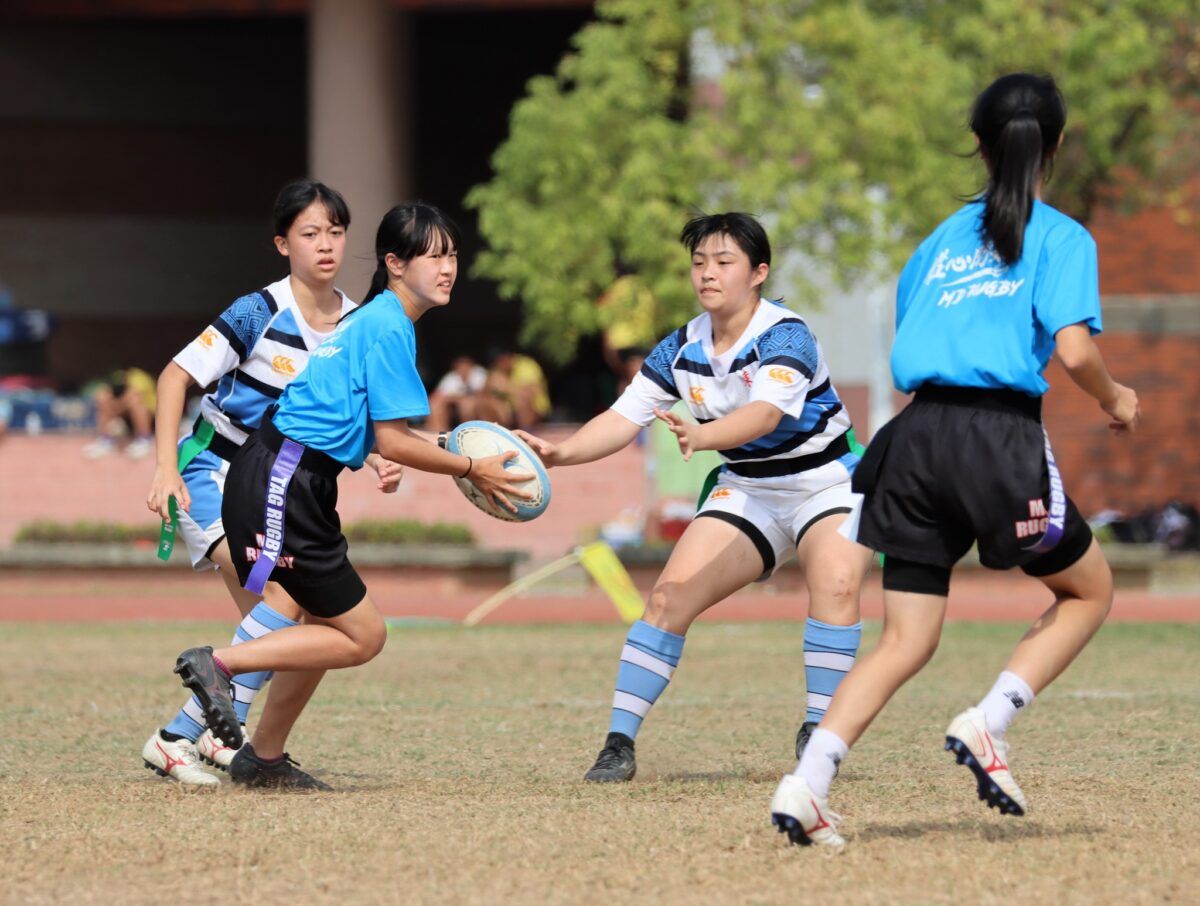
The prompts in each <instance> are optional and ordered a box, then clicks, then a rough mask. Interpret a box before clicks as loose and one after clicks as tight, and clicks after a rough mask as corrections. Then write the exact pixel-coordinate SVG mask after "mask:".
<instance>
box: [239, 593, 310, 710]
mask: <svg viewBox="0 0 1200 906" xmlns="http://www.w3.org/2000/svg"><path fill="white" fill-rule="evenodd" d="M295 625H296V621H295V620H289V619H288V618H287V617H284V616H280V615H279V614H278V613H276V612H275V611H274V610H272V609H271V608H270V607H269V606H268V605H267V604H266V602H265V601H260V602H259V603H258V604H255V605H254V609H253V610H252V611H250V612H249V613H248V614H246V618H245V619H244V620H242V622H241V624H240V625H239V626H238V628H237V632H235V633H234V635H233V644H234V645H240V644H241V643H242V642H248V641H250V639H259V638H262V637H263V636H264V635H266V634H267V633H269V632H274V631H275V630H276V629H285V628H287V627H288V626H295ZM271 676H272V674H271V671H269V670H260V671H258V672H257V673H239V674H238V675H237V676H235V677H234V678H233V709H234V710H235V711H237V716H238V720H239V721H241V722H242V723H245V722H246V718H247V717H248V716H249V714H250V706H251V705H252V704H253V703H254V696H256V695H258V692H259V690H260V689H262V687H263V686H265V685H266V683H267V680H269V679H270V678H271Z"/></svg>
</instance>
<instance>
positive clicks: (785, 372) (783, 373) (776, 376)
mask: <svg viewBox="0 0 1200 906" xmlns="http://www.w3.org/2000/svg"><path fill="white" fill-rule="evenodd" d="M767 377H769V378H770V379H771V380H773V381H775V382H776V383H779V384H793V383H795V381H796V372H794V371H792V369H790V368H779V367H776V368H768V369H767Z"/></svg>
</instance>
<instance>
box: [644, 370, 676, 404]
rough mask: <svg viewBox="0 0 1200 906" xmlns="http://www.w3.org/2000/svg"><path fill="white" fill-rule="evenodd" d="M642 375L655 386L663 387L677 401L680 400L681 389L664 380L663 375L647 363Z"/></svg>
mask: <svg viewBox="0 0 1200 906" xmlns="http://www.w3.org/2000/svg"><path fill="white" fill-rule="evenodd" d="M642 374H643V375H645V376H646V377H647V378H648V379H649V380H651V381H653V382H654V383H655V384H657V385H658V386H659V387H661V388H662V389H663V390H664V391H666V392H667V393H669V394H671V396H673V397H675V399H679V398H680V396H679V388H678V387H676V386H675V385H674V384H672V383H671V382H669V381H668V380H667V379H666V378H664V377H663V376H662V375H661V374H659V373H658V372H657V371H655V370H654V369H653V368H651V367H650V366H649V365H648V364H647V363H645V362H643V363H642Z"/></svg>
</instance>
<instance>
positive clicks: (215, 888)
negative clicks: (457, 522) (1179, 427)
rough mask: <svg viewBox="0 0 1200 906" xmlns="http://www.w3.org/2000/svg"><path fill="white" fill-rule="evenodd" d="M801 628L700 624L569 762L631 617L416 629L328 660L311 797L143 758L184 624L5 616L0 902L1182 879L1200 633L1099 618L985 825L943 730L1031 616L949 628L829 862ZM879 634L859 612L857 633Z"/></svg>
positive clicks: (1028, 719)
mask: <svg viewBox="0 0 1200 906" xmlns="http://www.w3.org/2000/svg"><path fill="white" fill-rule="evenodd" d="M801 631H802V627H801V625H800V624H783V623H779V624H709V625H698V626H697V627H696V628H695V629H694V630H693V632H692V635H691V636H690V637H689V641H688V650H687V653H686V656H685V658H684V660H683V663H682V665H681V667H680V669H679V671H678V672H677V673H676V675H675V680H674V682H673V683H672V686H671V688H670V690H669V691H668V692H667V694H666V696H665V698H664V699H663V701H662V702H660V704H659V706H658V707H657V708H656V710H655V711H654V713H652V714H651V716H650V718H649V719H648V721H647V724H646V726H645V728H644V730H643V733H642V735H641V739H640V740H639V752H638V754H639V775H638V777H637V779H636V780H635V781H634V782H633V783H631V784H628V785H625V786H621V787H617V788H614V787H593V786H585V785H584V784H582V783H581V782H580V777H581V775H582V774H583V772H584V770H586V769H587V767H588V766H589V765H590V763H591V760H592V758H593V757H594V755H595V753H596V750H597V748H598V747H599V745H600V743H601V742H602V741H603V736H604V731H605V728H606V726H607V719H608V718H607V712H608V700H609V698H610V695H611V682H612V678H613V675H614V672H615V658H616V656H617V653H618V650H619V648H620V644H621V638H622V635H623V630H622V629H621V628H620V627H619V626H616V625H613V626H608V627H586V626H585V627H505V628H488V629H477V630H473V631H472V630H462V629H458V628H444V629H443V628H438V627H426V628H408V629H402V630H399V631H398V632H396V633H394V634H393V636H392V638H391V640H390V641H389V644H388V647H387V648H386V649H385V651H384V652H383V654H382V655H381V656H380V657H379V658H378V659H377V660H376V661H375V662H374V663H372V664H370V665H368V666H366V667H363V668H359V669H356V670H350V671H344V672H341V673H339V674H334V675H330V676H329V677H328V678H327V679H326V681H325V684H324V686H323V687H322V689H321V690H320V691H319V692H318V693H317V698H316V699H315V700H314V702H313V704H312V706H311V707H310V710H309V712H308V713H307V714H306V716H305V717H304V718H303V719H302V721H301V724H300V725H299V727H298V728H297V731H296V733H295V735H294V737H293V740H292V746H291V749H292V753H293V755H294V756H295V757H296V758H297V759H298V760H299V761H301V762H303V764H304V767H305V768H306V769H312V770H313V773H315V774H317V775H318V776H320V777H322V778H324V779H325V780H327V781H328V782H330V783H331V784H333V785H334V786H335V787H336V788H337V792H336V793H332V794H325V795H295V794H293V795H286V794H263V793H251V792H247V791H243V790H234V789H231V788H229V787H228V786H227V785H223V786H222V787H221V789H220V790H219V791H218V792H216V793H208V794H204V793H200V794H187V793H184V792H183V791H182V790H181V789H180V788H179V787H177V786H176V785H174V784H170V783H167V782H165V781H162V780H160V779H159V778H157V777H155V776H154V775H152V774H151V773H150V772H149V771H147V770H145V769H144V768H143V767H142V764H141V758H140V755H139V752H140V748H141V745H142V743H143V742H144V741H145V738H146V737H147V736H148V735H149V733H150V731H151V730H152V729H153V728H154V726H155V725H156V724H161V723H162V722H164V721H165V720H166V719H167V718H168V717H169V716H170V714H171V713H172V711H173V709H174V708H175V707H176V706H178V704H180V703H181V702H182V700H183V699H182V689H180V688H179V687H178V686H177V685H176V682H175V678H174V677H173V676H171V674H170V667H171V665H172V662H173V659H174V656H175V654H176V653H177V652H178V651H179V650H180V649H181V648H183V647H185V646H186V645H189V644H193V643H197V642H201V641H209V642H212V641H220V640H221V638H222V637H223V636H224V635H226V634H227V633H228V629H227V628H226V627H223V626H216V625H208V624H205V625H196V624H123V625H79V626H76V625H62V624H59V625H27V624H7V625H5V626H4V627H3V628H2V629H0V846H2V847H3V854H2V856H0V899H2V900H3V901H4V902H10V903H28V902H45V901H61V900H71V901H75V902H94V901H103V902H106V903H111V902H118V901H119V902H151V901H153V902H169V901H178V900H183V901H188V902H195V901H199V902H204V903H229V902H255V903H283V902H290V903H304V902H322V901H323V902H332V901H341V902H343V903H347V904H349V903H385V902H430V903H432V902H481V903H482V902H489V903H495V902H542V903H557V902H601V901H606V902H630V901H631V902H667V903H673V902H683V901H687V902H736V903H775V902H778V903H785V902H786V903H792V902H799V901H801V900H803V899H808V898H819V899H814V900H813V901H814V902H835V901H836V902H852V903H860V902H861V903H877V902H879V903H882V902H950V901H954V902H957V903H963V902H970V903H991V902H1002V901H1003V902H1022V903H1024V902H1051V901H1054V902H1078V903H1095V902H1112V903H1116V902H1120V903H1129V902H1152V901H1153V902H1158V901H1179V902H1185V901H1192V902H1194V901H1195V899H1194V898H1195V897H1196V896H1197V889H1198V885H1200V847H1197V846H1196V842H1195V841H1196V839H1197V838H1198V836H1200V792H1198V789H1197V785H1198V779H1200V773H1198V771H1197V764H1200V729H1198V728H1200V667H1198V664H1200V627H1198V626H1195V625H1190V626H1178V625H1169V624H1156V625H1149V624H1143V625H1139V624H1123V625H1111V626H1108V627H1106V628H1105V629H1104V630H1103V631H1102V634H1101V635H1100V636H1099V637H1098V639H1097V640H1096V642H1094V643H1093V645H1092V646H1091V647H1090V648H1089V649H1088V651H1087V652H1086V653H1085V654H1084V656H1083V657H1082V658H1081V659H1080V661H1079V662H1078V663H1077V664H1076V665H1075V666H1074V667H1073V668H1072V669H1071V670H1070V671H1069V672H1068V673H1067V674H1066V675H1065V676H1064V677H1063V678H1062V679H1061V680H1060V681H1059V683H1058V684H1056V685H1055V686H1054V687H1052V688H1051V689H1049V690H1047V692H1046V693H1045V694H1043V695H1042V696H1040V697H1039V699H1038V701H1037V703H1036V704H1035V706H1034V707H1033V708H1032V709H1031V710H1030V712H1029V713H1028V714H1025V715H1023V717H1022V718H1021V720H1020V721H1019V722H1018V724H1017V725H1016V727H1015V729H1014V730H1013V732H1012V733H1011V734H1010V739H1011V740H1012V742H1013V743H1014V747H1015V748H1014V754H1013V758H1012V763H1013V769H1014V773H1015V775H1016V777H1017V779H1018V781H1019V782H1020V783H1021V784H1022V786H1023V787H1024V789H1025V792H1026V794H1027V796H1028V797H1029V801H1030V812H1029V816H1028V817H1027V818H1024V819H1015V818H1001V817H1000V816H998V815H996V814H995V813H994V812H989V811H988V810H987V809H986V808H985V807H984V806H983V804H982V803H980V802H979V801H978V800H977V799H976V798H975V795H974V783H973V781H972V779H971V777H970V775H969V773H968V772H967V771H966V770H965V769H963V768H960V767H957V766H955V765H954V763H953V759H952V758H951V757H950V756H949V754H948V753H946V752H944V751H942V749H941V739H942V731H943V730H944V728H945V724H946V723H947V722H948V720H949V719H950V718H951V717H952V716H953V715H954V714H955V713H957V712H958V711H959V710H960V709H961V708H962V707H963V706H964V705H965V704H967V703H970V702H972V701H973V700H975V699H977V698H978V697H979V696H980V695H981V694H982V692H983V691H986V688H987V686H988V685H989V684H990V682H991V680H992V678H993V677H994V675H995V673H996V672H997V670H998V669H999V668H1000V667H1001V665H1002V663H1003V656H1004V652H1005V651H1006V650H1007V648H1008V647H1009V646H1010V645H1011V643H1012V642H1013V641H1015V639H1016V638H1017V637H1018V635H1019V634H1020V631H1021V629H1020V628H1019V627H1016V626H1009V625H1003V624H1001V625H996V624H991V625H982V624H970V623H958V624H951V625H949V626H947V628H946V634H945V640H944V642H943V645H942V650H941V651H940V653H939V654H938V655H937V657H936V659H935V660H934V661H933V663H932V664H931V665H930V666H929V667H928V668H927V669H926V670H925V672H924V673H923V674H922V675H921V676H920V677H918V679H917V680H915V681H914V682H913V683H912V684H910V686H909V687H907V688H906V689H904V690H903V691H902V692H901V693H900V695H899V696H898V697H897V698H896V699H895V700H894V701H893V702H892V704H891V705H890V706H889V707H888V709H887V710H886V711H885V712H884V714H883V715H882V717H881V718H880V719H879V721H878V722H877V723H876V725H875V726H874V727H873V728H872V729H871V731H869V732H868V734H867V736H866V737H865V738H864V739H863V741H862V743H861V744H860V746H859V747H858V748H856V749H855V751H854V753H853V754H852V756H851V757H850V759H849V760H848V761H847V762H846V764H845V766H844V769H843V772H842V776H841V777H840V778H839V780H838V782H837V783H836V785H835V788H834V797H833V801H832V805H833V807H834V809H835V810H837V811H840V812H841V813H842V814H843V815H845V817H846V822H845V824H844V825H843V828H844V832H845V834H846V836H847V840H848V847H847V849H846V851H845V853H843V854H842V855H840V856H830V855H828V854H826V853H823V852H814V851H811V850H802V849H799V848H795V847H789V846H787V845H785V843H784V840H783V838H782V837H781V836H779V835H776V834H775V833H774V832H773V830H772V829H771V828H770V827H769V824H768V816H767V805H768V802H769V799H770V796H771V794H772V792H773V791H774V787H775V784H776V782H777V780H778V777H779V775H780V774H781V773H782V772H783V771H785V770H788V769H790V768H791V767H792V758H791V754H790V753H791V746H792V737H793V734H794V732H795V727H796V719H797V715H798V709H799V702H800V701H801V699H802V691H803V671H802V667H801V664H802V660H801ZM876 632H877V629H876V630H874V631H871V632H868V638H867V640H866V644H868V645H870V644H873V643H874V638H875V635H876Z"/></svg>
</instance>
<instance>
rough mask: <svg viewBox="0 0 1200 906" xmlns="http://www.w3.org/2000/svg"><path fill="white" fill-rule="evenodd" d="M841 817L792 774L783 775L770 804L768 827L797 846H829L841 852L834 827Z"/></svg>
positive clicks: (841, 844) (826, 801)
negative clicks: (772, 825) (777, 831)
mask: <svg viewBox="0 0 1200 906" xmlns="http://www.w3.org/2000/svg"><path fill="white" fill-rule="evenodd" d="M841 821H842V816H841V815H835V814H834V813H833V812H831V811H830V810H829V802H828V800H826V799H822V798H821V797H819V796H818V795H817V794H816V793H814V792H813V791H812V790H810V789H809V788H808V782H807V781H806V780H804V778H802V777H797V776H796V775H795V774H786V775H785V776H784V778H783V780H781V781H779V789H777V790H776V791H775V797H774V798H773V799H772V800H771V823H772V824H774V825H775V827H776V828H777V829H778V830H779V833H781V834H787V835H788V839H789V840H791V841H792V842H793V843H795V844H797V845H799V846H811V845H812V844H814V843H815V844H817V845H818V846H829V847H832V848H834V849H841V848H842V847H843V846H845V845H846V841H845V840H843V839H842V836H841V834H839V833H838V832H837V826H838V824H840V823H841Z"/></svg>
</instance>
